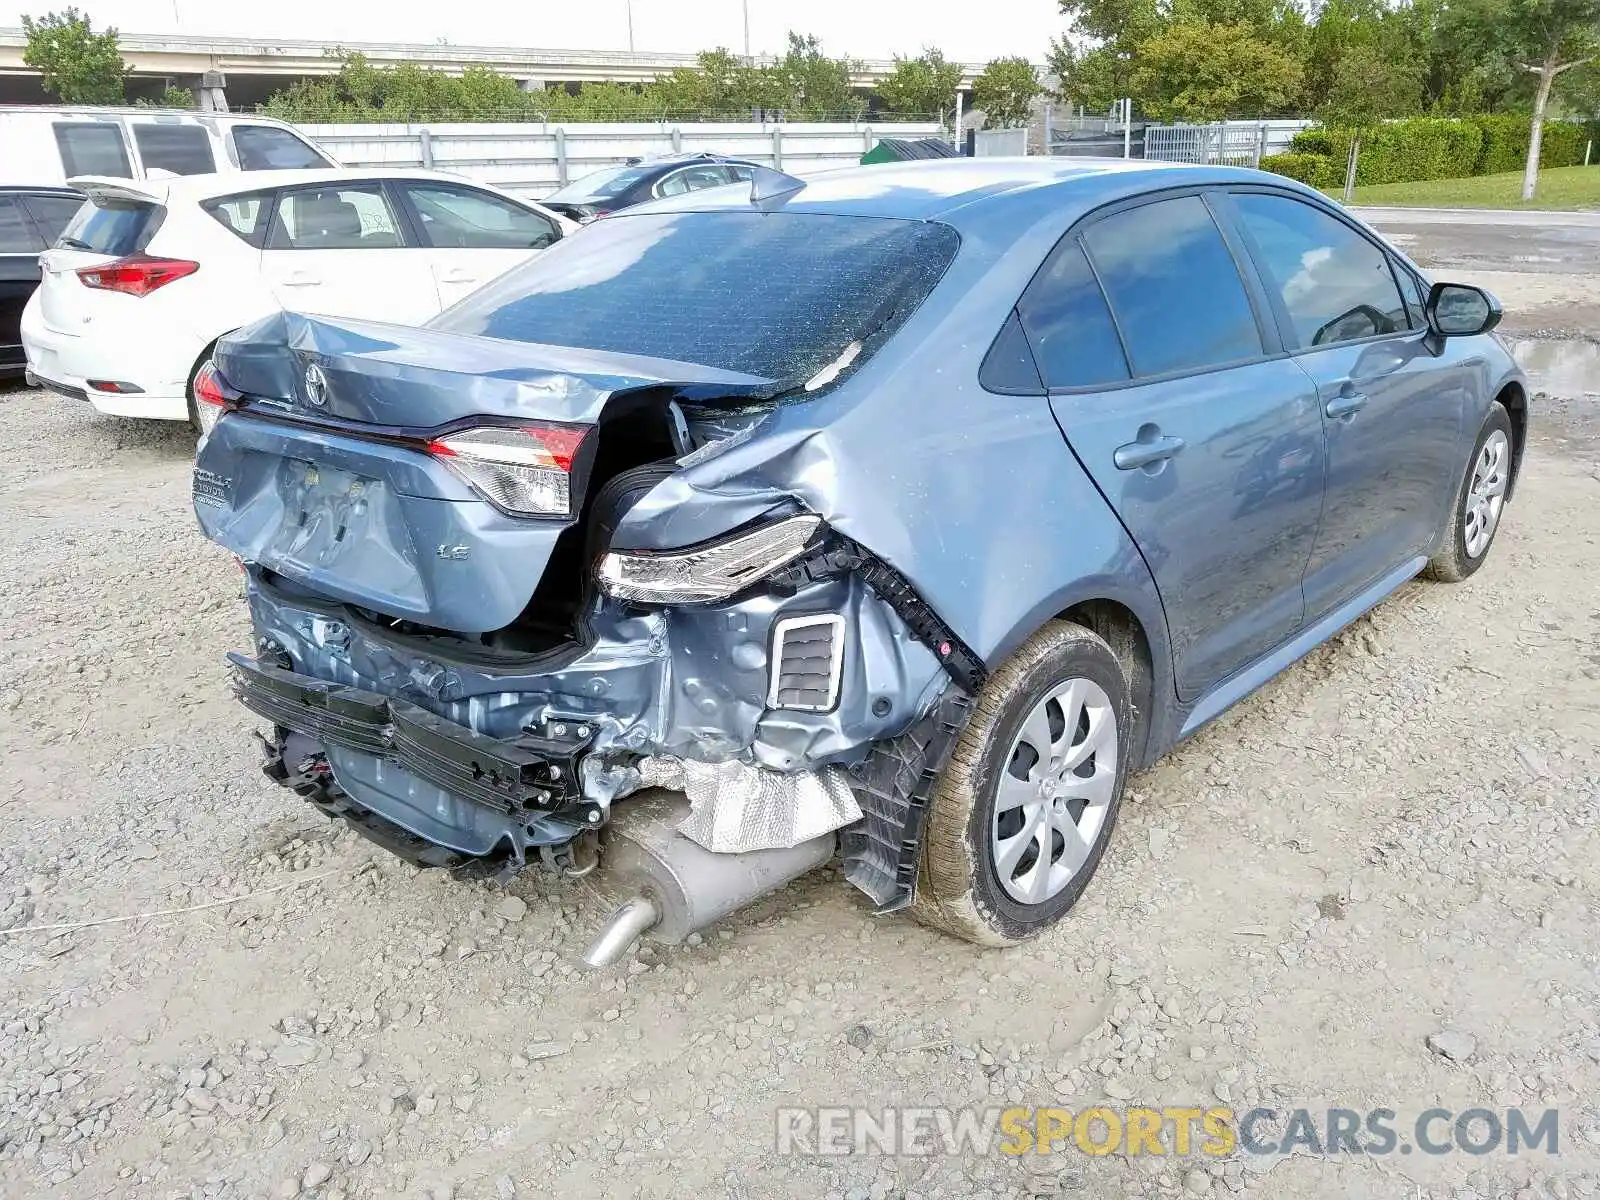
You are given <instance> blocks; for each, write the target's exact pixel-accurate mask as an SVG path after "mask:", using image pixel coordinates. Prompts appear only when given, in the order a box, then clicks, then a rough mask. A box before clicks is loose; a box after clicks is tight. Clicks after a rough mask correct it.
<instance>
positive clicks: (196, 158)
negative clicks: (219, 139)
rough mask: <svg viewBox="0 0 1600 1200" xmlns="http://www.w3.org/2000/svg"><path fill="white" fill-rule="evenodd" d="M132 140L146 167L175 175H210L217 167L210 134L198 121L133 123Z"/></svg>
mask: <svg viewBox="0 0 1600 1200" xmlns="http://www.w3.org/2000/svg"><path fill="white" fill-rule="evenodd" d="M133 140H134V141H135V142H137V143H138V144H139V157H140V158H141V159H142V160H143V161H144V167H145V170H147V171H149V170H153V169H156V168H159V169H160V170H163V171H171V172H172V173H173V174H174V175H209V174H211V173H212V172H213V171H215V170H216V169H217V160H216V156H215V155H213V154H212V152H211V135H210V134H209V133H207V132H206V131H205V130H204V129H202V128H200V126H198V125H150V124H136V125H134V126H133Z"/></svg>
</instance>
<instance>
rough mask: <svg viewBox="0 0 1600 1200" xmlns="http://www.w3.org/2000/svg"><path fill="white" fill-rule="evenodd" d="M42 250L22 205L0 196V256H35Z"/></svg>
mask: <svg viewBox="0 0 1600 1200" xmlns="http://www.w3.org/2000/svg"><path fill="white" fill-rule="evenodd" d="M43 249H44V247H43V246H41V245H40V244H39V239H38V237H37V236H36V235H35V234H34V232H33V225H32V224H31V223H30V222H29V221H28V214H27V213H25V212H23V211H22V205H21V204H20V203H19V202H17V201H16V200H14V199H12V197H10V196H0V254H37V253H39V251H41V250H43Z"/></svg>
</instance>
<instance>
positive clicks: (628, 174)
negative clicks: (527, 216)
mask: <svg viewBox="0 0 1600 1200" xmlns="http://www.w3.org/2000/svg"><path fill="white" fill-rule="evenodd" d="M658 169H659V164H657V165H656V166H642V167H641V166H633V167H607V168H606V169H605V170H603V171H595V172H594V173H593V174H590V175H585V176H584V177H583V178H582V179H574V180H573V181H572V182H571V183H569V184H567V186H566V187H564V188H561V189H560V190H559V191H554V192H551V193H550V194H549V195H548V196H546V197H545V199H546V200H547V201H548V200H553V201H555V202H556V203H557V204H579V203H582V202H583V201H585V200H610V199H611V198H612V197H614V196H620V195H622V193H623V192H625V191H627V190H628V189H629V188H631V187H632V186H633V185H634V184H636V183H638V182H639V181H640V180H641V179H643V178H644V177H645V176H647V175H649V174H650V173H651V172H652V171H655V170H658Z"/></svg>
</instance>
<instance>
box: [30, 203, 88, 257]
mask: <svg viewBox="0 0 1600 1200" xmlns="http://www.w3.org/2000/svg"><path fill="white" fill-rule="evenodd" d="M24 205H25V206H26V208H27V210H28V211H29V212H30V213H32V214H33V223H34V225H35V226H37V227H38V230H39V232H40V233H41V234H43V235H44V240H45V244H46V245H47V246H48V245H52V244H53V243H54V242H55V240H56V239H57V238H58V237H60V236H61V231H62V230H63V229H65V228H66V227H67V226H68V225H70V224H72V218H73V217H75V216H77V215H78V210H79V209H80V208H82V207H83V197H82V196H47V195H41V194H38V193H35V194H34V195H31V196H28V197H26V199H25V200H24Z"/></svg>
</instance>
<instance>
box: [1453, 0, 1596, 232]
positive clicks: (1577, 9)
mask: <svg viewBox="0 0 1600 1200" xmlns="http://www.w3.org/2000/svg"><path fill="white" fill-rule="evenodd" d="M1445 20H1446V23H1447V27H1448V28H1450V29H1452V30H1453V31H1454V32H1455V33H1456V35H1457V36H1459V37H1460V38H1461V40H1462V41H1463V42H1465V43H1466V44H1469V45H1473V46H1476V47H1477V48H1478V49H1479V50H1481V51H1482V52H1484V53H1487V54H1493V53H1499V54H1502V55H1504V56H1505V57H1506V58H1507V59H1509V60H1510V61H1512V62H1514V63H1516V64H1517V65H1518V66H1519V67H1520V68H1521V69H1522V70H1524V71H1526V72H1528V73H1530V74H1532V75H1535V76H1536V77H1537V79H1538V83H1537V86H1536V89H1535V91H1534V98H1533V129H1532V136H1530V137H1529V139H1528V159H1527V163H1526V164H1525V165H1524V167H1523V172H1522V198H1523V199H1524V200H1532V199H1533V193H1534V191H1535V189H1536V188H1537V187H1538V183H1539V149H1540V146H1541V145H1542V143H1543V137H1544V119H1545V112H1546V110H1547V109H1548V108H1549V105H1550V95H1551V92H1552V91H1553V90H1554V88H1555V84H1556V81H1557V80H1558V79H1559V78H1560V77H1561V76H1562V75H1564V74H1566V73H1567V72H1568V71H1571V70H1572V69H1573V68H1575V67H1581V66H1583V65H1584V64H1586V63H1589V62H1591V61H1594V60H1595V59H1596V58H1597V57H1600V0H1459V2H1458V3H1455V4H1452V5H1451V6H1450V7H1449V8H1448V9H1447V10H1446V14H1445Z"/></svg>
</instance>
